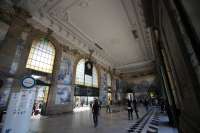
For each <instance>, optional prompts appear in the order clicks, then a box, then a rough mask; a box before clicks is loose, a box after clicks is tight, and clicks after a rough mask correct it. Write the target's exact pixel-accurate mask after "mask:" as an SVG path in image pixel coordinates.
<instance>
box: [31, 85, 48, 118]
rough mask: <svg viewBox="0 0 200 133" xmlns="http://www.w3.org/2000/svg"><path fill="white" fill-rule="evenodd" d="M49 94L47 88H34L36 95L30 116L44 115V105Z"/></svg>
mask: <svg viewBox="0 0 200 133" xmlns="http://www.w3.org/2000/svg"><path fill="white" fill-rule="evenodd" d="M48 93H49V86H36V95H35V100H34V105H33V111H32V116H40V115H45V114H46V105H47V99H48Z"/></svg>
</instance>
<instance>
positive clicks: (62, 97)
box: [55, 85, 72, 104]
mask: <svg viewBox="0 0 200 133" xmlns="http://www.w3.org/2000/svg"><path fill="white" fill-rule="evenodd" d="M71 93H72V88H71V86H70V85H68V86H67V85H57V92H56V101H55V104H67V103H70V102H71Z"/></svg>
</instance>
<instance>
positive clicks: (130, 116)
mask: <svg viewBox="0 0 200 133" xmlns="http://www.w3.org/2000/svg"><path fill="white" fill-rule="evenodd" d="M127 109H128V120H133V107H132V104H131V101H130V100H129V99H128V108H127Z"/></svg>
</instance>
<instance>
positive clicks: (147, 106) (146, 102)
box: [144, 99, 149, 111]
mask: <svg viewBox="0 0 200 133" xmlns="http://www.w3.org/2000/svg"><path fill="white" fill-rule="evenodd" d="M144 107H145V109H146V111H148V110H149V101H148V100H147V99H145V100H144Z"/></svg>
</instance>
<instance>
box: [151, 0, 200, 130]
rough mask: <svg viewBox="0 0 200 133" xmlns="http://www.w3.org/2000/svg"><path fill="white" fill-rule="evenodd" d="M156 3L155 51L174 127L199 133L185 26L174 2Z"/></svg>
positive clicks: (191, 57)
mask: <svg viewBox="0 0 200 133" xmlns="http://www.w3.org/2000/svg"><path fill="white" fill-rule="evenodd" d="M157 4H158V6H157V7H158V8H157V12H156V13H155V14H154V15H155V16H156V17H157V18H156V19H157V20H158V23H155V24H156V25H155V26H156V27H157V28H158V30H159V32H160V40H159V43H158V44H156V45H160V46H158V49H157V50H158V51H160V56H161V59H162V63H161V62H160V64H158V65H159V68H160V70H161V71H162V77H164V84H165V85H164V86H165V88H167V90H166V92H167V96H168V99H169V103H170V107H171V108H172V110H173V112H174V117H175V121H176V124H177V125H176V126H178V127H179V130H180V132H183V133H193V132H200V129H199V126H198V124H197V123H200V121H199V120H200V114H199V110H200V103H199V94H200V93H199V89H198V88H199V82H198V74H197V71H196V67H195V66H194V61H195V60H196V61H197V59H196V58H195V57H194V55H195V53H194V51H193V50H192V49H191V42H190V41H191V40H188V39H189V38H188V36H187V35H186V34H184V29H185V28H186V27H184V26H183V25H182V24H181V23H180V18H179V17H178V14H177V13H178V10H176V8H175V6H174V5H173V1H167V0H163V1H159V2H158V3H157ZM194 59H195V60H194ZM197 64H198V63H197ZM163 75H164V76H163Z"/></svg>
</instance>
